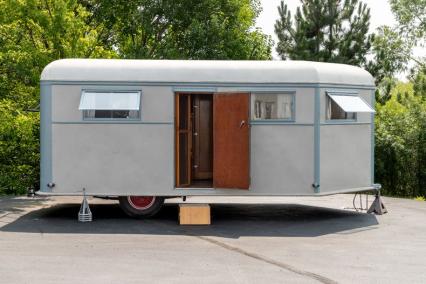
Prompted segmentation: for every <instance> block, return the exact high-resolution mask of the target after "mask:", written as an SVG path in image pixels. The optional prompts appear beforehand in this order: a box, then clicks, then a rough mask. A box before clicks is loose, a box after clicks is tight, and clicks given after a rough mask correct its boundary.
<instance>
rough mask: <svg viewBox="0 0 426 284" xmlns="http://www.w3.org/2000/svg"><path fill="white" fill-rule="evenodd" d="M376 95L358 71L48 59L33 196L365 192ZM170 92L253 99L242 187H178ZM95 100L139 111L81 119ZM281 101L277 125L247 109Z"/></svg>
mask: <svg viewBox="0 0 426 284" xmlns="http://www.w3.org/2000/svg"><path fill="white" fill-rule="evenodd" d="M374 89H375V86H374V81H373V78H372V77H371V75H370V74H369V73H368V72H366V71H364V70H362V69H360V68H357V67H353V66H347V65H341V64H329V63H313V62H292V61H269V62H267V61H167V60H162V61H154V60H84V59H67V60H59V61H55V62H53V63H51V64H49V65H48V66H47V67H46V68H45V69H44V71H43V73H42V76H41V182H40V190H39V191H38V194H45V195H81V194H82V193H83V189H85V191H86V194H87V195H96V196H164V197H167V196H191V195H240V196H246V195H250V196H262V195H263V196H283V195H327V194H335V193H342V192H356V191H364V190H370V189H373V188H374V187H373V183H374V152H373V151H374V145H373V143H374V142H373V141H374V139H373V138H374V110H372V109H371V107H374ZM105 93H106V94H107V95H105ZM176 93H202V94H211V95H212V96H215V95H216V94H220V93H228V94H229V93H231V94H232V93H247V94H248V95H249V96H250V97H251V110H250V112H251V114H250V118H251V119H250V121H249V131H250V140H249V143H250V154H249V161H250V164H249V169H250V185H249V187H248V190H242V189H235V188H233V189H227V188H226V189H225V188H214V187H213V186H212V187H200V188H198V187H191V188H189V187H178V186H176V177H175V175H176V174H175V172H176V170H175V100H174V98H175V94H176ZM98 94H104V97H107V96H109V98H111V99H109V100H110V101H109V102H107V103H106V104H107V105H108V104H112V103H114V100H115V99H114V98H118V99H117V100H118V101H119V100H120V98H124V97H126V102H125V103H124V104H128V105H132V107H134V109H135V111H136V113H137V114H135V115H134V116H133V117H131V118H129V117H130V116H129V117H127V118H125V119H114V118H113V117H111V118H102V119H99V118H94V119H91V118H90V117H85V114H84V112H85V111H87V112H90V110H92V109H93V107H94V106H92V108H90V107H88V106H87V105H91V101H90V100H91V98H93V97H96V96H101V95H98ZM121 94H125V95H124V96H123V95H121ZM282 94H284V95H283V98H284V100H286V101H285V103H286V104H287V103H288V104H289V105H290V107H288V105H284V104H283V107H284V108H285V110H283V111H282V113H283V115H282V116H283V117H285V118H284V119H282V118H281V119H279V118H278V119H262V117H256V115H259V114H253V113H254V112H255V110H254V108H257V107H258V108H259V110H258V111H259V112H260V111H263V113H265V110H266V112H267V111H268V108H269V107H270V106H268V105H267V104H268V102H264V101H262V98H266V97H267V96H268V98H269V97H272V98H273V99H276V97H274V96H276V95H282ZM85 96H86V97H85ZM120 96H121V97H120ZM83 97H85V98H83ZM254 98H259V100H257V99H254ZM280 98H281V97H280ZM346 98H350V99H346ZM336 103H337V105H338V107H336ZM93 104H95V103H93ZM118 104H119V102H118ZM262 104H264V105H262ZM331 104H333V107H334V108H336V109H338V110H337V111H336V112H339V111H340V114H338V115H340V117H339V119H333V118H332V117H333V114H330V113H331V112H332V111H333V109H332V108H333V107H332V106H331ZM273 107H275V106H273ZM111 108H114V107H111ZM341 108H342V109H343V110H352V111H344V112H343V111H342V109H341ZM106 109H108V107H107V108H106ZM270 109H271V108H270ZM353 110H355V111H353ZM261 115H263V114H261ZM261 115H259V116H261ZM330 115H331V116H330ZM342 115H344V116H342ZM87 116H90V115H87ZM254 117H255V118H254Z"/></svg>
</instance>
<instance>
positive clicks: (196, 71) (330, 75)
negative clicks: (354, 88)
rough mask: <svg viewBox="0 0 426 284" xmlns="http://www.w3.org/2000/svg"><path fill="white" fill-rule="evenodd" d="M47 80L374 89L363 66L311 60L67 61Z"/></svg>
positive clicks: (47, 72) (48, 72) (50, 68)
mask: <svg viewBox="0 0 426 284" xmlns="http://www.w3.org/2000/svg"><path fill="white" fill-rule="evenodd" d="M41 80H42V81H77V82H78V81H82V82H90V81H91V82H94V81H95V82H98V81H99V82H103V81H104V82H147V83H151V82H152V83H155V82H170V83H309V84H311V83H314V84H315V83H320V84H349V85H364V86H371V87H374V79H373V77H372V76H371V75H370V73H368V72H367V71H365V70H364V69H362V68H359V67H355V66H350V65H344V64H334V63H322V62H309V61H230V60H229V61H213V60H212V61H209V60H120V59H62V60H57V61H54V62H52V63H50V64H49V65H47V66H46V67H45V68H44V70H43V72H42V74H41Z"/></svg>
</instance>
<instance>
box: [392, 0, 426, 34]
mask: <svg viewBox="0 0 426 284" xmlns="http://www.w3.org/2000/svg"><path fill="white" fill-rule="evenodd" d="M390 4H391V9H392V12H393V14H394V15H395V17H396V20H397V21H398V23H399V28H400V29H401V30H402V32H403V33H405V34H406V35H409V36H411V39H414V40H424V37H425V36H426V1H425V0H390Z"/></svg>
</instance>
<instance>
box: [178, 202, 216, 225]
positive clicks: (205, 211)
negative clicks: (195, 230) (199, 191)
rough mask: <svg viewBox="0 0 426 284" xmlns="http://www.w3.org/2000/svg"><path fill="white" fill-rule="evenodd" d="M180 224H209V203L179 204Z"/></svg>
mask: <svg viewBox="0 0 426 284" xmlns="http://www.w3.org/2000/svg"><path fill="white" fill-rule="evenodd" d="M179 224H180V225H210V205H208V204H194V203H184V204H179Z"/></svg>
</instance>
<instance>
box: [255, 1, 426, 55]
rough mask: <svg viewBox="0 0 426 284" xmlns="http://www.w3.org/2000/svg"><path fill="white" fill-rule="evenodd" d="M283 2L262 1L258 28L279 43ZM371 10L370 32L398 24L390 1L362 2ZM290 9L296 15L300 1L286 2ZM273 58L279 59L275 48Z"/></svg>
mask: <svg viewBox="0 0 426 284" xmlns="http://www.w3.org/2000/svg"><path fill="white" fill-rule="evenodd" d="M280 2H281V0H261V3H262V7H263V11H262V13H261V14H260V16H259V18H258V19H257V26H258V27H260V28H262V30H263V31H264V32H265V33H266V34H269V35H271V36H272V39H273V40H274V41H275V42H277V41H278V40H277V37H276V36H275V33H274V24H275V21H276V20H277V19H278V9H277V7H278V6H279V5H280ZM362 2H364V3H366V4H367V6H368V7H369V8H370V13H371V19H370V32H374V31H375V30H376V28H377V27H379V26H382V25H388V26H393V25H394V24H396V21H395V18H394V16H393V14H392V11H391V9H390V5H389V2H388V0H362ZM285 3H286V4H287V5H288V8H289V9H290V11H291V12H292V15H294V13H295V11H296V8H297V6H300V1H299V0H285ZM414 55H415V56H425V55H426V48H416V49H415V50H414ZM273 57H274V58H275V59H277V58H279V57H278V55H277V53H276V51H275V47H274V48H273Z"/></svg>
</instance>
